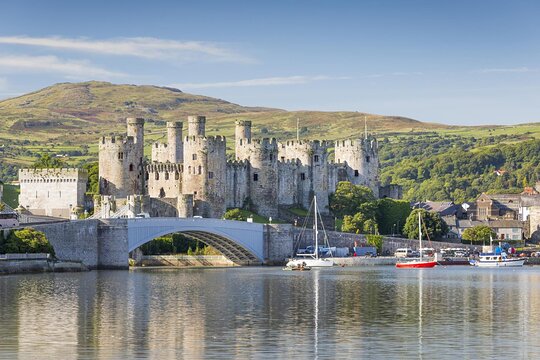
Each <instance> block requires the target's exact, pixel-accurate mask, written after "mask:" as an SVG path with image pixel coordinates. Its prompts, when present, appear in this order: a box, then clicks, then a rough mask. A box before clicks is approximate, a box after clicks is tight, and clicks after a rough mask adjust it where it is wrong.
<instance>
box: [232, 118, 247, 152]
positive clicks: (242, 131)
mask: <svg viewBox="0 0 540 360" xmlns="http://www.w3.org/2000/svg"><path fill="white" fill-rule="evenodd" d="M234 124H235V129H234V141H235V144H236V148H237V149H238V145H242V144H244V143H245V142H248V143H249V142H251V121H250V120H236V121H235V122H234Z"/></svg>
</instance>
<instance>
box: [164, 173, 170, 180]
mask: <svg viewBox="0 0 540 360" xmlns="http://www.w3.org/2000/svg"><path fill="white" fill-rule="evenodd" d="M165 180H169V173H168V172H165Z"/></svg>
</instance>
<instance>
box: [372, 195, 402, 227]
mask: <svg viewBox="0 0 540 360" xmlns="http://www.w3.org/2000/svg"><path fill="white" fill-rule="evenodd" d="M410 213H411V206H410V205H409V202H408V201H404V200H394V199H390V198H385V199H379V200H377V211H376V216H375V218H376V219H377V224H378V225H379V231H380V233H381V234H400V233H401V229H402V228H403V226H404V225H405V221H407V217H408V216H409V214H410Z"/></svg>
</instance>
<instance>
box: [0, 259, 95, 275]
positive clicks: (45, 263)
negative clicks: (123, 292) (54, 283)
mask: <svg viewBox="0 0 540 360" xmlns="http://www.w3.org/2000/svg"><path fill="white" fill-rule="evenodd" d="M80 271H88V268H87V267H86V266H85V265H84V264H82V263H80V262H75V261H56V260H54V259H52V258H50V257H49V256H48V254H5V255H0V275H6V274H25V273H46V272H80Z"/></svg>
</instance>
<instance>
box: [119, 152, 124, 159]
mask: <svg viewBox="0 0 540 360" xmlns="http://www.w3.org/2000/svg"><path fill="white" fill-rule="evenodd" d="M118 160H124V153H123V152H119V153H118Z"/></svg>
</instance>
